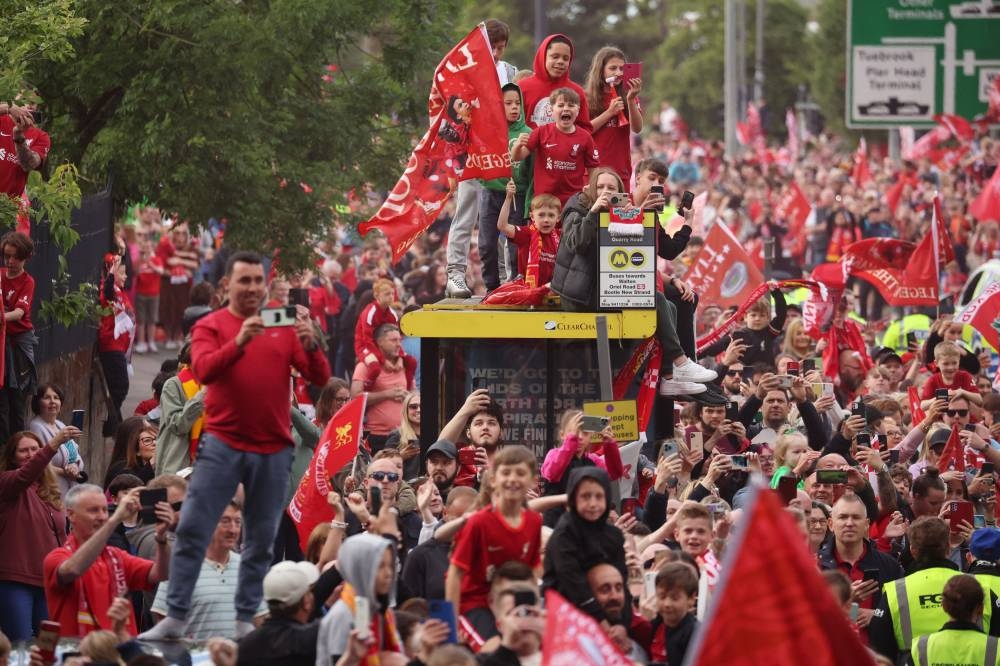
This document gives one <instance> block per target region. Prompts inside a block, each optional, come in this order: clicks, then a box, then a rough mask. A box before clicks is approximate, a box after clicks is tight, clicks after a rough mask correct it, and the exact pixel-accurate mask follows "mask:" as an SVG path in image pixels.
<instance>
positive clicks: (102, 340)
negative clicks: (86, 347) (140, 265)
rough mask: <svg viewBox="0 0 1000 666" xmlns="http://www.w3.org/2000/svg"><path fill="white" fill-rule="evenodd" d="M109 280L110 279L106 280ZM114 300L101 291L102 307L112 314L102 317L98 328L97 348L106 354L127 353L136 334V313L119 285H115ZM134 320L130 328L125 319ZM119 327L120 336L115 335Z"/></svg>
mask: <svg viewBox="0 0 1000 666" xmlns="http://www.w3.org/2000/svg"><path fill="white" fill-rule="evenodd" d="M105 279H109V278H105ZM114 289H115V297H114V300H112V301H108V299H107V297H106V296H105V294H104V290H103V289H102V290H101V305H102V306H103V307H110V308H111V313H110V314H106V315H104V316H103V317H101V322H100V324H99V325H98V327H97V348H98V349H99V350H100V351H104V352H112V351H119V352H122V353H124V352H127V351H128V348H129V347H131V346H132V336H133V335H134V334H135V313H134V312H133V310H132V301H130V300H129V297H128V294H126V293H125V292H124V291H123V290H122V289H121V288H120V287H118V285H115V288H114ZM126 318H127V319H131V320H132V326H131V327H130V326H129V325H128V323H127V322H126V321H125V319H126ZM116 325H117V326H118V329H119V330H118V335H115V326H116Z"/></svg>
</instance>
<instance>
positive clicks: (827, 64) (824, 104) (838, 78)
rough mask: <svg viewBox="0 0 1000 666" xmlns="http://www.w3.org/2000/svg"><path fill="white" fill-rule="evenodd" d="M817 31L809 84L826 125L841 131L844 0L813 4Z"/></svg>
mask: <svg viewBox="0 0 1000 666" xmlns="http://www.w3.org/2000/svg"><path fill="white" fill-rule="evenodd" d="M816 21H817V23H819V31H818V32H817V33H816V37H815V41H814V46H813V50H814V62H815V64H816V66H815V67H813V68H812V76H811V77H810V88H811V91H812V95H813V98H814V99H815V100H816V103H817V104H819V107H820V110H821V111H822V113H823V116H824V118H825V119H826V124H827V126H828V127H829V128H830V129H832V130H834V131H837V132H838V133H839V132H843V131H844V110H845V109H846V105H847V97H846V92H845V89H846V87H847V62H846V57H845V56H844V53H845V51H846V49H847V2H846V0H820V3H819V4H818V5H817V6H816Z"/></svg>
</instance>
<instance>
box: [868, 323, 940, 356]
mask: <svg viewBox="0 0 1000 666" xmlns="http://www.w3.org/2000/svg"><path fill="white" fill-rule="evenodd" d="M931 323H932V322H931V318H930V317H928V316H927V315H922V314H911V315H906V316H905V317H903V318H902V319H896V320H895V321H893V322H892V323H891V324H889V327H888V328H886V329H885V333H883V334H882V341H881V345H882V346H883V347H890V348H892V349H893V350H894V351H895V352H896V353H897V354H904V353H906V352H907V351H909V349H908V348H907V346H906V334H907V333H916V332H917V331H924V332H925V333H929V332H930V330H931ZM924 337H926V336H924Z"/></svg>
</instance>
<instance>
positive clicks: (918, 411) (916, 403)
mask: <svg viewBox="0 0 1000 666" xmlns="http://www.w3.org/2000/svg"><path fill="white" fill-rule="evenodd" d="M916 362H917V363H919V361H916ZM906 397H907V399H908V400H909V401H910V423H920V422H921V421H923V420H924V418H925V417H926V416H927V415H926V414H924V410H923V409H922V408H921V407H920V402H921V400H920V393H918V392H917V387H916V386H911V387H910V388H908V389H906Z"/></svg>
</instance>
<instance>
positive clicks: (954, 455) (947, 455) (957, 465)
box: [937, 424, 965, 472]
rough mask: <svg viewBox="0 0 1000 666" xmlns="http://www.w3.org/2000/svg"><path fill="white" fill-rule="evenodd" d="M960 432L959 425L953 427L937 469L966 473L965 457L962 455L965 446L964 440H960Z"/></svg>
mask: <svg viewBox="0 0 1000 666" xmlns="http://www.w3.org/2000/svg"><path fill="white" fill-rule="evenodd" d="M958 432H959V427H958V424H955V425H953V426H952V427H951V435H950V436H949V437H948V441H947V443H945V445H944V450H943V451H941V457H939V458H938V462H937V468H938V469H939V470H941V471H942V472H947V471H949V470H955V471H957V472H964V471H965V456H964V455H962V452H963V451H964V450H965V445H964V444H962V440H961V438H959V436H958Z"/></svg>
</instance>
